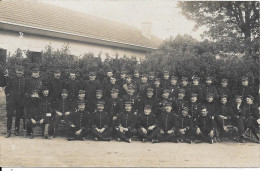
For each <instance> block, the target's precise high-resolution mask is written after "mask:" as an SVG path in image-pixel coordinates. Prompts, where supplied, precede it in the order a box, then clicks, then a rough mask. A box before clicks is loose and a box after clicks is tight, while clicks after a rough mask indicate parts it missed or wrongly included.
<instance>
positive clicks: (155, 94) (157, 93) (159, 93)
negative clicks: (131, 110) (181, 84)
mask: <svg viewBox="0 0 260 171" xmlns="http://www.w3.org/2000/svg"><path fill="white" fill-rule="evenodd" d="M154 81H160V79H159V78H155V79H154ZM152 87H153V89H154V91H153V97H154V98H155V99H156V100H157V101H160V99H161V98H162V94H163V89H162V88H161V87H156V86H155V85H152Z"/></svg>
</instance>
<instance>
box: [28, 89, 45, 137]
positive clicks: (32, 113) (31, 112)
mask: <svg viewBox="0 0 260 171" xmlns="http://www.w3.org/2000/svg"><path fill="white" fill-rule="evenodd" d="M40 111H41V106H40V97H39V94H38V90H33V91H32V93H31V96H30V98H29V99H28V102H27V103H26V105H25V114H26V126H27V135H29V136H30V138H31V139H33V138H34V135H33V127H35V126H37V125H39V126H41V127H44V126H43V125H44V118H45V116H44V115H42V113H41V112H40Z"/></svg>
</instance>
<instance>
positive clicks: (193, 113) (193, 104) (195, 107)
mask: <svg viewBox="0 0 260 171" xmlns="http://www.w3.org/2000/svg"><path fill="white" fill-rule="evenodd" d="M197 97H198V95H197V94H195V93H192V94H191V96H190V101H189V102H188V108H189V115H190V117H191V120H192V122H193V123H194V122H195V121H196V119H197V118H198V116H199V113H200V112H199V111H200V109H199V108H200V104H199V103H198V102H197Z"/></svg>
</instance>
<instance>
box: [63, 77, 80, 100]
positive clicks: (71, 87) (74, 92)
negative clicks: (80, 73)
mask: <svg viewBox="0 0 260 171" xmlns="http://www.w3.org/2000/svg"><path fill="white" fill-rule="evenodd" d="M65 87H66V88H67V90H68V95H69V96H68V98H69V99H71V100H75V99H77V98H78V93H79V90H80V87H81V85H80V82H79V81H78V80H70V81H68V82H67V83H66V86H65Z"/></svg>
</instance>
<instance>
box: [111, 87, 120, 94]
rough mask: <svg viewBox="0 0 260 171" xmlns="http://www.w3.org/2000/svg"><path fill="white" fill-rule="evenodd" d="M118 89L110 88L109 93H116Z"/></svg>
mask: <svg viewBox="0 0 260 171" xmlns="http://www.w3.org/2000/svg"><path fill="white" fill-rule="evenodd" d="M118 92H119V90H118V89H117V88H112V90H111V93H118Z"/></svg>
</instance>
